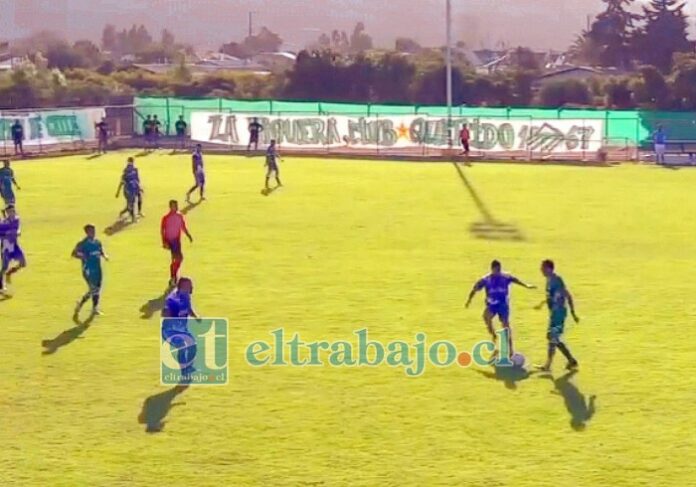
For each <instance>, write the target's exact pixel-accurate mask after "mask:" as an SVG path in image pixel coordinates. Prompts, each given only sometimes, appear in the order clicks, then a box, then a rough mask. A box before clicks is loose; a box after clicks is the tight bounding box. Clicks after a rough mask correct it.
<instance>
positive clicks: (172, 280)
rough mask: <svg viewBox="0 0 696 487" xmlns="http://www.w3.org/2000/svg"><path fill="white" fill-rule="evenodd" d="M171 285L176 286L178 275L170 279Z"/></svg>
mask: <svg viewBox="0 0 696 487" xmlns="http://www.w3.org/2000/svg"><path fill="white" fill-rule="evenodd" d="M169 287H176V277H172V278H171V279H169Z"/></svg>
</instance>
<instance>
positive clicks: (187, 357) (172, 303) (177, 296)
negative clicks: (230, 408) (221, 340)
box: [162, 277, 198, 382]
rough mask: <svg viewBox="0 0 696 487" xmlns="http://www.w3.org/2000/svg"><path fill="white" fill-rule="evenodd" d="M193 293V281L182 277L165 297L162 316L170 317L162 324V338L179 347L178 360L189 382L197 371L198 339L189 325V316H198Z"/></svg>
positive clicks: (184, 376) (186, 380)
mask: <svg viewBox="0 0 696 487" xmlns="http://www.w3.org/2000/svg"><path fill="white" fill-rule="evenodd" d="M192 294H193V281H191V279H189V278H188V277H182V278H181V279H179V282H178V283H177V285H176V289H175V290H174V291H172V292H171V294H169V296H167V298H166V299H165V301H164V309H163V310H162V318H169V319H168V320H166V321H164V322H163V324H162V339H163V340H165V341H167V342H169V343H170V344H171V345H172V346H173V347H175V348H176V349H177V362H179V365H180V366H181V374H182V376H183V381H184V382H188V381H189V379H190V376H191V374H192V373H193V372H195V368H194V367H193V359H194V358H195V356H196V339H195V338H194V337H193V335H192V334H191V332H190V331H189V329H188V327H187V318H188V317H193V318H198V315H197V314H196V312H195V311H194V309H193V303H192V302H191V295H192ZM171 318H176V319H171Z"/></svg>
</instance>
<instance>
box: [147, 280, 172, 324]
mask: <svg viewBox="0 0 696 487" xmlns="http://www.w3.org/2000/svg"><path fill="white" fill-rule="evenodd" d="M173 290H174V287H173V286H167V287H166V288H165V290H164V292H163V293H162V295H161V296H157V297H156V298H153V299H151V300H149V301H148V302H147V303H145V304H143V305H142V306H141V307H140V318H141V319H143V320H149V319H150V318H152V317H153V316H154V315H155V314H156V313H159V312H160V311H162V310H163V309H164V302H165V300H166V299H167V296H169V293H171V292H172V291H173Z"/></svg>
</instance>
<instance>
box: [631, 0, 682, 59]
mask: <svg viewBox="0 0 696 487" xmlns="http://www.w3.org/2000/svg"><path fill="white" fill-rule="evenodd" d="M685 6H686V3H685V2H682V1H680V0H650V4H649V5H647V6H645V7H643V13H644V20H645V24H644V25H643V26H642V27H641V29H640V31H639V32H638V34H637V35H636V38H635V47H636V56H637V58H638V59H639V60H640V61H641V62H642V63H643V64H647V65H652V66H655V67H657V68H658V69H660V71H662V72H663V73H668V72H669V71H670V70H671V68H672V62H673V58H674V54H675V53H678V52H689V51H693V50H694V44H693V43H692V42H691V41H689V35H688V28H689V21H688V18H687V16H686V13H684V7H685Z"/></svg>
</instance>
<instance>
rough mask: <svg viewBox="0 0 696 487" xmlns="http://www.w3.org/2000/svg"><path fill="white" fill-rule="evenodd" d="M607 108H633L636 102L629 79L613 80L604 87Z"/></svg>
mask: <svg viewBox="0 0 696 487" xmlns="http://www.w3.org/2000/svg"><path fill="white" fill-rule="evenodd" d="M604 94H605V96H606V101H605V103H606V106H607V107H608V108H618V109H625V108H633V107H635V100H634V97H633V90H632V88H631V86H630V82H629V79H628V78H612V79H610V80H609V81H608V82H607V83H606V84H605V85H604Z"/></svg>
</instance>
